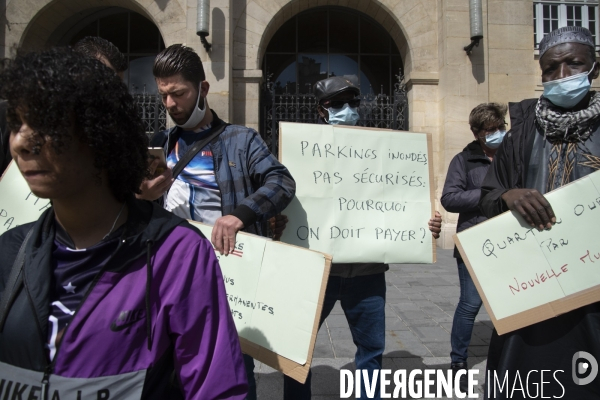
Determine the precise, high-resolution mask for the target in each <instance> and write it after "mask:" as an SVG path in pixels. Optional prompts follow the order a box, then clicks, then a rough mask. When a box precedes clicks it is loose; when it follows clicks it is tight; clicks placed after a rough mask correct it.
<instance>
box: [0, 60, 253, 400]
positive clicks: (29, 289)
mask: <svg viewBox="0 0 600 400" xmlns="http://www.w3.org/2000/svg"><path fill="white" fill-rule="evenodd" d="M0 97H1V98H5V99H7V100H8V110H7V118H8V124H9V129H10V132H11V133H10V150H11V154H12V157H13V160H14V161H15V163H16V166H17V167H18V168H19V170H20V171H21V173H22V174H23V176H24V178H25V180H26V181H27V184H28V185H29V188H30V189H31V191H32V192H33V194H34V195H36V196H38V197H41V198H47V199H50V200H51V201H52V207H51V208H49V209H48V210H46V211H45V212H44V213H43V215H42V216H41V217H40V218H39V219H38V221H36V222H34V223H31V224H26V225H22V226H19V227H17V228H14V229H12V230H9V231H8V232H5V233H4V234H3V235H2V236H0V252H1V253H0V254H2V257H1V258H0V398H11V399H14V398H29V399H33V398H36V399H55V398H61V399H64V398H70V399H85V398H94V399H182V398H185V399H202V400H205V399H243V398H244V396H245V394H246V390H247V384H246V376H245V372H244V366H243V362H242V357H241V352H240V346H239V341H238V337H237V332H236V330H235V326H234V323H233V320H232V318H231V314H230V310H229V306H228V304H227V300H226V297H225V288H224V284H223V278H222V275H221V271H220V268H219V265H218V263H217V260H216V257H215V254H214V251H213V249H212V246H211V244H210V242H209V241H208V240H206V239H205V238H204V237H203V236H202V234H201V233H199V232H198V231H196V230H195V229H193V228H192V227H191V226H190V225H189V224H187V223H186V222H185V221H184V220H182V219H180V218H178V217H176V216H174V215H172V214H170V213H168V212H166V211H164V210H162V209H161V208H160V207H158V206H156V205H154V204H152V203H150V202H146V201H141V200H136V199H135V198H134V194H135V192H136V191H137V190H138V188H139V186H140V183H141V181H142V179H143V178H144V177H145V176H146V175H147V142H148V140H147V137H146V135H145V133H144V128H143V125H142V122H141V120H140V119H139V117H137V113H136V110H135V104H134V102H133V100H132V98H131V96H130V95H129V94H128V93H127V88H126V87H125V86H124V85H123V83H122V82H121V80H120V79H119V78H118V77H117V75H115V73H114V72H113V71H112V70H110V69H109V68H107V67H105V66H104V65H103V64H102V63H100V62H99V61H97V60H93V59H84V58H82V56H80V55H78V54H76V53H74V52H73V51H72V50H70V49H67V48H63V49H52V50H47V51H44V52H40V53H30V54H28V55H24V56H23V55H22V56H18V57H17V59H16V60H15V61H14V62H13V63H12V64H11V65H10V66H9V67H8V68H7V69H6V70H4V71H3V73H2V74H0ZM2 195H3V196H7V195H10V194H7V193H2Z"/></svg>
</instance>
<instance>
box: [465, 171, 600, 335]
mask: <svg viewBox="0 0 600 400" xmlns="http://www.w3.org/2000/svg"><path fill="white" fill-rule="evenodd" d="M527 191H528V190H527V189H523V190H520V191H517V192H514V193H513V194H514V196H513V194H511V195H509V200H511V199H521V200H523V199H525V200H523V201H526V202H527V203H528V204H529V205H528V206H526V207H525V208H523V209H528V210H529V211H531V212H533V210H536V209H539V207H541V208H543V209H544V210H545V212H546V216H549V215H552V216H553V215H554V211H556V215H558V218H556V217H555V221H556V222H555V224H554V226H553V227H552V229H551V230H541V231H540V230H538V228H539V226H536V227H532V225H531V224H530V223H529V221H526V220H525V219H524V218H523V217H521V215H520V214H519V213H518V212H516V211H513V212H509V213H504V214H502V215H499V216H497V217H495V218H492V219H490V220H488V221H486V222H484V223H482V224H480V225H477V226H475V227H473V228H470V229H467V230H465V231H463V232H460V233H459V234H457V235H455V241H456V243H457V246H458V249H459V251H460V253H461V255H462V257H463V260H464V261H465V263H466V264H467V267H468V268H469V272H470V273H471V276H472V277H473V281H474V282H475V285H476V286H477V289H478V291H479V294H480V295H481V297H482V299H483V301H484V304H485V306H486V308H487V310H488V313H489V314H490V316H491V317H492V321H493V322H494V325H495V327H496V329H497V331H498V333H500V334H503V333H506V332H510V331H512V330H515V329H518V328H522V327H524V326H528V325H531V324H534V323H536V322H540V321H543V320H546V319H549V318H551V317H554V316H556V315H558V314H562V313H564V312H567V311H570V310H573V309H575V308H578V307H581V306H583V305H586V304H590V303H592V302H595V301H600V245H599V244H598V240H597V230H598V225H599V224H600V171H598V172H595V173H593V174H590V175H588V176H586V177H584V178H581V179H579V180H577V181H575V182H572V183H570V184H568V185H566V186H563V187H561V188H560V189H557V190H555V191H553V192H551V193H548V194H546V196H545V199H544V197H542V199H544V201H545V202H546V203H548V204H547V205H545V204H544V202H542V201H540V199H539V198H538V197H537V196H541V195H540V194H539V193H538V192H536V193H537V195H536V194H531V193H530V194H527V193H526V192H527ZM529 192H531V191H529ZM507 193H508V192H507ZM517 195H518V196H517ZM534 199H535V200H534ZM521 200H519V201H521ZM519 201H518V202H519ZM518 202H517V203H518ZM536 202H537V205H538V207H535V206H532V204H536ZM550 204H552V206H551V207H550ZM530 206H531V207H530ZM548 210H551V211H550V212H552V214H548ZM538 214H539V213H538ZM546 222H547V221H546ZM534 225H538V224H537V222H534Z"/></svg>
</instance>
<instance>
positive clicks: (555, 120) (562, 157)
mask: <svg viewBox="0 0 600 400" xmlns="http://www.w3.org/2000/svg"><path fill="white" fill-rule="evenodd" d="M535 117H536V124H537V126H538V129H540V131H541V132H543V133H544V135H545V137H546V138H547V139H548V141H549V142H550V143H552V149H551V151H550V156H549V158H548V171H549V175H548V183H547V186H546V191H547V192H549V191H551V190H554V189H556V188H559V187H561V186H563V185H566V184H567V183H569V182H570V181H571V176H572V174H571V173H572V172H573V169H574V168H576V166H577V159H578V152H579V151H580V148H579V147H580V146H579V145H578V144H579V143H583V142H585V141H586V140H587V139H588V138H589V137H590V135H591V134H592V129H594V127H595V125H596V123H597V122H598V121H599V120H600V93H597V92H592V96H591V98H590V104H589V106H588V107H587V108H586V109H584V110H581V111H575V112H569V111H564V110H563V109H561V108H559V107H556V106H555V105H554V104H552V103H551V102H550V101H549V100H548V99H546V98H545V97H543V96H542V97H540V100H539V101H538V103H537V106H536V109H535ZM582 156H583V159H584V160H585V161H584V162H583V163H580V164H581V166H585V167H589V168H592V169H600V158H598V157H596V156H594V155H592V154H585V153H584V154H582Z"/></svg>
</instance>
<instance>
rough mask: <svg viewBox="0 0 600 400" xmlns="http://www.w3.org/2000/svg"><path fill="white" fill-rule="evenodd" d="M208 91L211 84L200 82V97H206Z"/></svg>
mask: <svg viewBox="0 0 600 400" xmlns="http://www.w3.org/2000/svg"><path fill="white" fill-rule="evenodd" d="M208 89H210V84H209V83H208V82H206V81H202V82H200V96H202V97H206V96H207V95H208Z"/></svg>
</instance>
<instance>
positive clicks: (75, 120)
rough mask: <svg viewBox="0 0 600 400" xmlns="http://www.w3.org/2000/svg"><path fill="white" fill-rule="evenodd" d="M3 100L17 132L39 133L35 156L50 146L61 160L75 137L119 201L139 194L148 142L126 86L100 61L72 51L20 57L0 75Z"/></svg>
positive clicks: (65, 50)
mask: <svg viewBox="0 0 600 400" xmlns="http://www.w3.org/2000/svg"><path fill="white" fill-rule="evenodd" d="M0 98H3V99H6V100H7V101H8V109H7V121H8V127H9V129H10V130H11V131H13V132H14V131H18V130H19V128H20V127H21V124H22V122H26V123H27V125H29V126H30V127H31V129H33V130H34V132H35V133H36V136H35V138H34V139H33V140H35V146H34V149H33V150H34V151H36V149H35V147H38V151H39V146H43V145H45V143H46V142H50V144H51V145H52V148H53V150H54V151H55V152H56V153H57V154H61V153H62V152H63V150H66V149H68V148H69V145H70V142H71V141H72V139H73V137H75V138H77V139H79V140H80V141H81V142H82V143H85V144H87V145H88V146H89V147H90V149H91V151H92V154H93V155H94V166H95V167H96V168H97V169H98V175H97V178H98V181H99V182H100V179H101V171H102V170H105V171H106V172H107V174H108V180H109V186H110V188H111V190H112V193H113V194H114V196H115V197H116V198H117V200H119V201H124V200H125V199H126V198H127V197H128V196H131V195H133V193H139V187H140V184H141V182H142V180H143V179H144V178H145V177H147V175H148V137H147V136H146V133H145V131H144V125H143V123H142V121H141V119H140V117H139V115H138V113H137V110H136V106H135V103H134V100H133V98H132V97H131V95H130V94H129V92H128V91H127V88H126V86H125V85H124V84H123V82H122V81H121V79H120V78H119V77H118V76H117V75H116V74H115V73H114V72H113V71H112V70H111V69H110V68H108V67H107V66H105V65H104V64H102V63H101V62H100V61H98V60H96V59H92V58H88V57H84V56H82V55H81V54H79V53H77V52H75V51H73V50H72V49H70V48H67V47H57V48H53V49H50V50H44V51H41V52H32V53H28V54H24V53H20V54H18V55H17V57H16V59H15V60H14V61H13V62H11V63H10V64H9V65H8V66H7V67H6V68H4V70H3V71H2V72H1V73H0Z"/></svg>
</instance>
